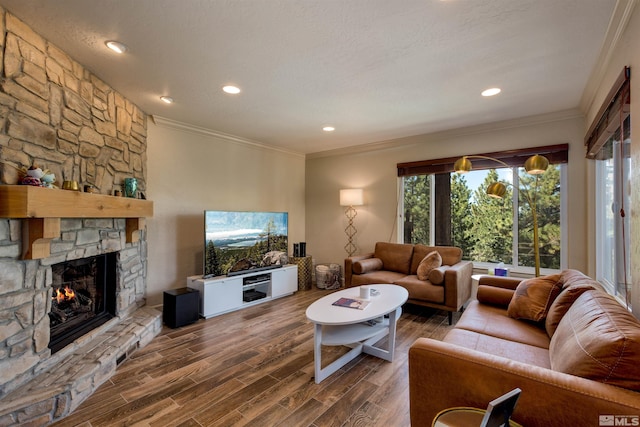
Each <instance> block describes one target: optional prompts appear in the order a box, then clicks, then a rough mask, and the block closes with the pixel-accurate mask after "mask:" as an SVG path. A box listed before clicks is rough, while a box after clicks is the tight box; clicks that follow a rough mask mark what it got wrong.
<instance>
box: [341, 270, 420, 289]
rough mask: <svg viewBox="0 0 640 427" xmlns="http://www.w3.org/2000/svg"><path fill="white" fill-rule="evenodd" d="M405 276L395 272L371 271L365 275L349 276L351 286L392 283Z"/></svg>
mask: <svg viewBox="0 0 640 427" xmlns="http://www.w3.org/2000/svg"><path fill="white" fill-rule="evenodd" d="M406 276H407V275H406V274H403V273H396V272H395V271H386V270H380V271H371V272H369V273H365V274H354V275H353V276H351V286H360V285H375V284H378V283H382V284H385V283H388V284H389V283H390V284H392V283H394V282H395V281H396V280H398V279H402V278H403V277H406Z"/></svg>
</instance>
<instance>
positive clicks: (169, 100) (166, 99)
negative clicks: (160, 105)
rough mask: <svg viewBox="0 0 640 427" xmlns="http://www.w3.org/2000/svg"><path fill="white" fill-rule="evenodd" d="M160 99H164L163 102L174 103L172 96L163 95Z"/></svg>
mask: <svg viewBox="0 0 640 427" xmlns="http://www.w3.org/2000/svg"><path fill="white" fill-rule="evenodd" d="M160 99H161V100H162V102H165V103H167V104H173V98H172V97H170V96H161V97H160Z"/></svg>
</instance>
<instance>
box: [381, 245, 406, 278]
mask: <svg viewBox="0 0 640 427" xmlns="http://www.w3.org/2000/svg"><path fill="white" fill-rule="evenodd" d="M412 255H413V245H410V244H406V243H386V242H378V243H376V248H375V251H374V253H373V257H374V258H379V259H380V260H382V269H383V270H388V271H395V272H398V273H403V274H409V268H410V267H411V256H412Z"/></svg>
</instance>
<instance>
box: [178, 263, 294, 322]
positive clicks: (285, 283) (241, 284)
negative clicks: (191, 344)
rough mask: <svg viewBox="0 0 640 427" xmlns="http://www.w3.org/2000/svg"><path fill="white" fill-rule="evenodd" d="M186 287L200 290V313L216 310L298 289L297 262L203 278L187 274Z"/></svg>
mask: <svg viewBox="0 0 640 427" xmlns="http://www.w3.org/2000/svg"><path fill="white" fill-rule="evenodd" d="M187 287H189V288H192V289H197V290H198V291H199V292H200V316H202V317H204V318H206V319H208V318H210V317H213V316H217V315H219V314H223V313H228V312H230V311H235V310H238V309H240V308H244V307H248V306H250V305H255V304H260V303H263V302H266V301H270V300H272V299H275V298H280V297H283V296H287V295H291V294H292V293H294V292H295V291H297V290H298V266H297V265H296V264H289V265H285V266H284V267H280V268H275V269H273V270H264V271H255V272H247V273H244V274H239V275H237V276H218V277H211V278H209V279H203V278H202V276H190V277H187Z"/></svg>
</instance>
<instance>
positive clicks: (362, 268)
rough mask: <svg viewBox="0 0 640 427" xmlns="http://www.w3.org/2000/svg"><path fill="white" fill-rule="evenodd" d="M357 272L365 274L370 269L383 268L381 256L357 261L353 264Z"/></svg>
mask: <svg viewBox="0 0 640 427" xmlns="http://www.w3.org/2000/svg"><path fill="white" fill-rule="evenodd" d="M351 269H352V270H353V272H354V273H356V274H364V273H368V272H370V271H378V270H382V260H381V259H379V258H366V259H361V260H359V261H356V262H354V263H353V265H352V266H351Z"/></svg>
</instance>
